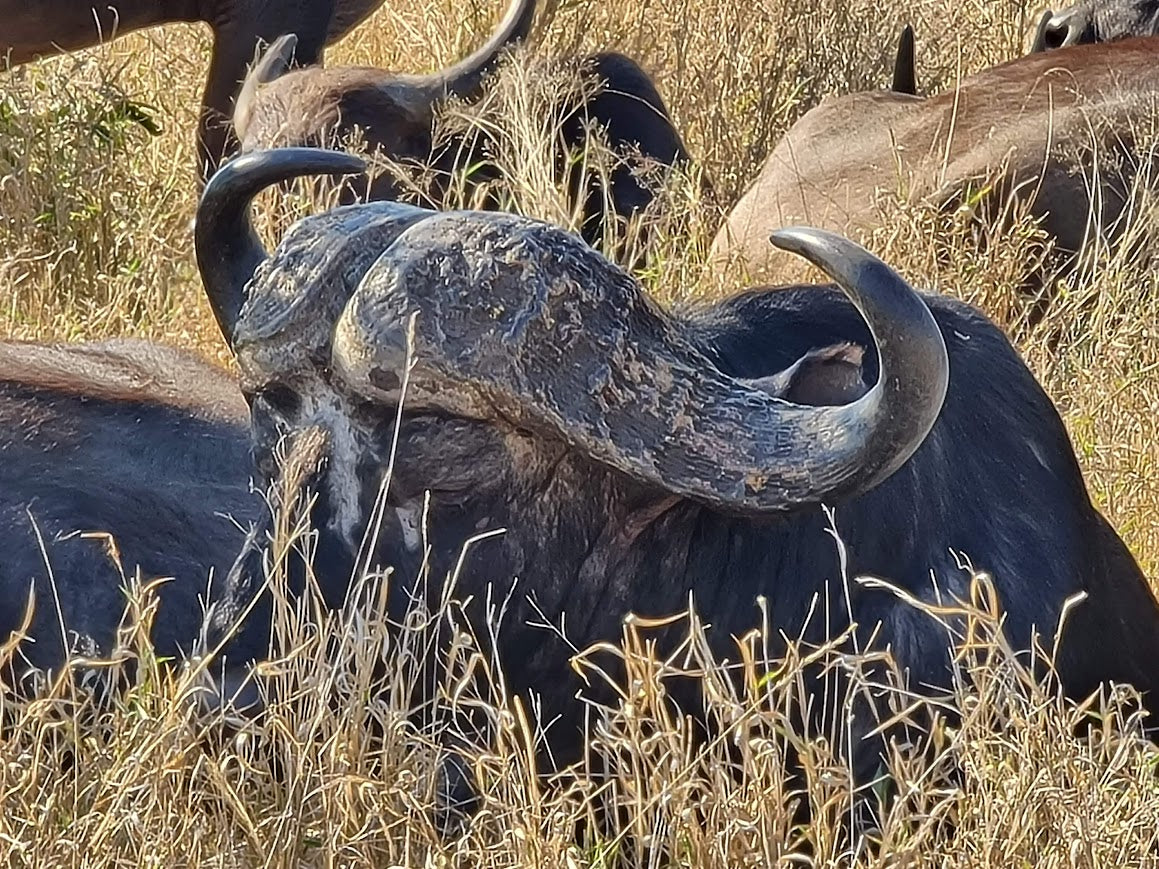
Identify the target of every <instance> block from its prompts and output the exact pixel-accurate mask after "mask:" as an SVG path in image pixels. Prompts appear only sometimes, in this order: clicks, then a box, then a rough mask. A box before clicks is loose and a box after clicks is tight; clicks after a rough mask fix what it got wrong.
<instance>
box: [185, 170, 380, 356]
mask: <svg viewBox="0 0 1159 869" xmlns="http://www.w3.org/2000/svg"><path fill="white" fill-rule="evenodd" d="M365 169H366V163H365V162H364V161H363V160H362V159H361V158H359V157H355V156H354V155H353V154H343V153H340V152H338V151H324V150H321V149H317V148H279V149H276V150H272V151H255V152H253V153H251V154H243V155H242V156H240V157H238V158H236V159H234V160H231V161H230V162H229V163H226V164H225V165H224V166H222V167H221V168H220V169H219V170H218V171H217V173H216V174H215V175H214V176H213V177H212V178H211V179H210V180H209V183H208V184H206V185H205V190H204V192H203V193H202V194H201V201H200V203H198V206H197V217H196V222H195V224H194V229H193V247H194V252H195V254H196V257H197V269H198V271H199V272H200V273H201V281H202V283H203V284H204V286H205V292H206V295H207V296H208V297H209V305H210V307H211V308H212V309H213V316H214V317H215V318H216V319H217V325H218V326H219V327H220V328H221V332H222V334H223V335H224V336H225V339H226V341H228V342H229V343H230V345H232V344H233V341H234V331H235V327H236V325H237V320H238V316H239V315H240V313H241V309H242V305H243V304H244V303H245V298H246V293H245V287H246V284H247V283H248V282H249V280H250V278H251V277H253V274H254V272H255V271H256V270H257V268H258V266H259V265H261V264H262V263H263V262H264V261H265V259H266V249H265V247H264V246H263V245H262V242H261V239H259V238H258V235H257V233H256V232H255V231H254V227H253V223H252V221H251V218H250V205H251V203H252V202H253V199H254V197H255V196H257V195H258V194H259V193H260V192H261V191H263V190H265V189H266V188H267V187H270V186H272V185H274V184H280V183H281V182H283V181H289V180H290V179H291V178H298V177H301V176H305V175H351V174H355V173H358V172H363V171H365Z"/></svg>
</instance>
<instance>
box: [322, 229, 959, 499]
mask: <svg viewBox="0 0 1159 869" xmlns="http://www.w3.org/2000/svg"><path fill="white" fill-rule="evenodd" d="M776 241H777V244H779V245H782V246H784V247H786V248H789V249H792V250H795V251H797V252H799V253H801V254H802V255H804V256H806V257H808V258H810V259H811V260H812V261H814V262H816V263H817V264H818V265H820V266H822V267H823V268H825V269H827V270H828V271H830V272H831V273H832V274H833V275H834V277H836V278H837V279H838V280H839V281H840V282H841V284H842V286H843V288H844V289H845V291H846V292H847V293H848V294H849V295H850V296H851V297H852V298H853V300H854V302H855V303H856V304H857V305H858V307H859V308H860V310H862V311H863V312H864V314H865V316H866V317H867V319H868V320H869V323H870V326H871V329H872V330H873V334H874V335H875V336H876V338H877V340H878V341H879V343H880V358H881V375H880V377H879V379H878V382H877V384H876V385H875V386H874V387H873V388H872V389H871V390H869V391H868V392H867V393H865V395H863V396H862V397H860V398H859V399H858V400H857V401H855V402H852V403H850V404H845V405H838V406H828V407H804V406H800V405H795V404H789V403H787V402H785V401H782V400H780V399H777V398H775V397H773V396H771V395H769V394H768V393H767V392H764V391H762V390H760V389H757V388H755V387H753V386H752V385H751V384H747V383H745V382H743V381H741V380H739V379H737V378H734V377H731V376H729V375H727V374H725V373H723V372H721V371H720V370H719V369H717V368H716V367H715V366H714V365H713V364H712V363H711V362H710V361H709V360H708V359H707V358H706V357H705V356H704V355H703V354H702V353H701V352H700V351H699V350H698V349H697V348H696V347H694V346H693V345H692V344H691V342H689V341H688V339H687V337H686V335H685V332H684V326H683V325H682V324H681V323H680V322H679V321H677V320H675V319H673V318H672V317H670V316H669V315H668V314H666V313H665V312H664V311H662V310H661V309H659V308H657V307H656V305H655V304H654V303H653V302H651V301H650V300H649V299H648V297H647V296H646V295H645V294H644V293H643V291H642V290H641V289H640V286H639V285H638V284H637V283H636V282H635V281H633V280H632V279H631V278H630V277H628V276H627V275H626V274H624V272H622V271H620V270H619V269H618V268H617V267H615V266H614V265H612V264H611V263H609V262H608V261H607V260H605V259H604V258H603V257H601V256H600V255H599V254H598V253H596V252H595V251H593V250H591V249H590V248H588V247H587V246H585V245H584V244H583V242H582V241H580V240H579V239H577V238H575V237H574V236H571V235H569V234H568V233H565V232H564V231H562V230H560V229H556V228H554V227H549V226H547V225H545V224H541V223H536V222H534V221H530V220H527V219H525V218H517V217H514V216H512V215H500V214H491V215H482V214H471V213H459V214H441V215H437V216H434V217H430V218H428V219H427V220H424V221H422V222H421V223H418V224H416V225H414V226H412V227H411V228H409V229H408V230H407V231H406V232H404V233H403V234H402V235H401V236H399V238H398V240H397V241H396V242H395V244H394V245H392V246H391V247H390V248H389V249H388V250H387V251H386V252H385V253H384V254H383V255H382V256H381V257H380V258H379V259H378V260H377V261H376V262H375V264H374V266H373V267H372V268H371V269H370V271H368V272H367V274H366V276H365V277H364V279H363V280H362V283H361V284H360V286H359V288H358V290H357V292H356V293H355V294H354V296H353V298H352V299H351V301H350V302H349V304H348V305H347V307H346V309H345V310H344V311H343V313H342V316H341V317H340V318H339V320H338V324H337V327H336V330H335V338H334V343H333V369H334V371H335V372H336V373H337V375H338V376H340V377H342V378H343V380H345V381H346V382H347V383H348V384H349V386H350V387H351V388H352V389H353V390H354V391H356V392H358V393H360V394H362V395H363V396H365V397H367V398H368V399H371V400H373V401H376V402H378V403H382V404H387V405H389V404H392V403H393V404H397V403H398V401H399V400H400V394H399V393H400V388H401V387H400V383H401V379H402V375H403V372H404V370H405V368H404V366H405V365H406V364H407V361H408V358H409V357H408V354H409V351H408V348H410V349H411V350H413V359H414V360H415V363H414V368H413V369H412V370H411V375H410V380H409V385H408V387H407V393H406V398H405V401H406V402H407V403H408V404H409V405H410V406H411V407H412V408H413V407H415V406H416V405H417V406H419V407H421V406H424V405H425V406H429V407H432V408H437V409H439V410H441V411H442V412H444V413H450V414H455V415H460V416H468V417H473V418H478V419H498V420H504V421H507V422H508V423H510V424H514V425H519V426H522V427H525V428H528V429H530V430H539V431H541V432H547V433H548V434H549V435H551V436H554V437H558V438H561V439H563V440H564V441H566V442H568V443H570V444H571V445H572V446H573V448H575V449H577V450H581V451H583V452H585V453H586V454H587V455H589V456H591V457H592V458H593V459H595V460H597V461H599V462H602V463H604V464H605V465H608V466H611V467H614V468H616V469H618V470H619V471H621V472H623V473H625V474H628V475H630V476H632V477H634V478H636V479H638V480H641V481H643V482H644V483H646V484H648V485H651V486H655V487H657V488H658V489H662V490H664V491H668V492H671V493H673V494H677V495H680V496H683V497H687V498H692V499H695V500H697V501H700V502H702V503H705V504H708V505H711V506H713V507H715V508H718V509H722V510H727V511H732V512H768V511H779V510H789V509H793V508H795V507H798V506H801V505H805V504H815V503H817V502H818V501H820V500H822V499H831V498H838V497H842V496H848V495H851V494H854V493H857V492H861V491H864V490H865V489H867V488H869V487H871V486H873V485H875V484H877V483H879V482H880V481H881V480H883V479H885V477H887V476H888V475H889V474H890V473H892V472H893V471H894V470H896V469H897V468H898V467H900V466H901V464H902V463H903V462H905V461H906V459H907V458H909V456H910V455H911V454H912V453H913V452H914V450H916V449H917V447H918V446H919V445H920V444H921V442H922V440H923V439H924V438H925V436H926V434H927V433H928V432H929V429H930V427H931V426H932V425H933V423H934V420H935V419H936V418H937V415H938V412H939V410H940V408H941V405H942V400H943V397H944V394H945V390H946V384H947V377H948V375H947V360H946V350H945V345H944V343H943V341H942V336H941V332H940V331H939V329H938V326H937V324H936V323H935V322H934V320H933V317H932V316H931V315H930V313H929V311H928V309H927V308H926V307H925V305H924V303H923V302H922V300H921V299H920V297H919V296H918V295H917V294H916V293H915V292H914V291H913V290H912V289H910V287H909V286H908V285H907V284H906V283H905V282H904V281H903V280H902V279H901V278H900V277H898V276H897V274H896V273H894V272H893V271H891V270H890V269H889V268H888V267H887V266H885V265H884V264H883V263H882V262H881V261H880V260H877V259H876V258H874V257H872V256H871V255H870V254H868V253H867V252H866V251H864V250H863V249H862V248H860V247H858V246H856V245H854V244H853V243H852V242H849V241H846V240H845V239H842V238H840V237H839V236H835V235H832V234H830V233H825V232H821V231H820V230H812V229H794V230H783V231H781V232H779V233H778V234H777V236H776ZM481 299H482V300H485V301H483V302H482V303H481V302H480V300H481ZM414 315H417V316H414ZM412 321H413V323H414V327H413V329H414V332H413V342H412V341H411V340H410V339H409V337H408V336H409V334H410V333H409V332H408V329H409V328H410V325H409V324H410V323H411V322H412Z"/></svg>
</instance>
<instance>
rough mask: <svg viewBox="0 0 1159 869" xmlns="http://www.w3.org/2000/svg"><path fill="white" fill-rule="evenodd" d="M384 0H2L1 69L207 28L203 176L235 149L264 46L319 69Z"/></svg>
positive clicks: (201, 133)
mask: <svg viewBox="0 0 1159 869" xmlns="http://www.w3.org/2000/svg"><path fill="white" fill-rule="evenodd" d="M381 4H382V0H117V2H115V3H108V2H93V3H86V2H84V0H0V21H2V22H3V26H2V27H0V65H2V64H3V63H4V62H5V61H7V63H9V64H11V65H12V66H18V65H20V64H23V63H28V62H29V61H31V60H35V59H36V58H38V57H47V56H49V55H53V54H57V53H59V52H61V51H75V50H77V49H81V48H88V47H89V46H92V45H97V44H98V43H100V42H102V41H108V40H110V39H112V38H114V37H115V36H120V35H123V34H125V33H129V32H131V31H134V30H139V29H142V28H145V27H154V26H157V25H160V24H169V23H171V22H175V21H204V22H205V23H206V24H208V25H209V26H210V27H211V28H212V29H213V37H214V44H213V56H212V58H211V59H210V65H209V73H208V75H207V80H206V86H205V95H204V98H203V101H202V106H201V119H200V124H199V128H198V146H199V147H198V154H199V159H200V164H201V165H200V168H201V169H202V171H203V173H204V174H203V177H205V178H208V177H209V176H210V175H211V174H213V170H214V169H216V167H217V165H218V163H219V162H220V160H221V159H222V157H223V155H226V154H228V153H229V152H230V151H232V150H233V148H234V146H235V145H236V142H234V141H233V140H232V136H231V135H230V128H229V117H230V115H231V113H232V109H233V98H234V96H235V95H236V94H237V91H238V87H239V83H240V82H241V81H242V79H244V78H245V74H246V66H247V64H249V63H250V62H251V61H252V60H253V58H254V51H255V50H256V49H257V48H258V46H259V45H260V44H261V43H262V42H266V43H269V42H272V41H273V40H274V39H276V38H277V37H278V36H280V35H281V34H283V33H295V34H297V36H298V50H297V60H298V62H299V63H318V62H319V61H320V60H321V59H322V48H323V46H324V45H327V44H330V43H332V42H335V41H337V40H338V39H340V38H342V37H343V36H345V35H346V34H347V33H349V32H350V31H351V30H353V29H354V27H355V25H357V24H358V23H359V22H361V21H362V20H363V19H365V18H366V17H367V16H369V15H370V14H371V13H372V12H374V10H375V9H377V8H378V7H379V6H380V5H381Z"/></svg>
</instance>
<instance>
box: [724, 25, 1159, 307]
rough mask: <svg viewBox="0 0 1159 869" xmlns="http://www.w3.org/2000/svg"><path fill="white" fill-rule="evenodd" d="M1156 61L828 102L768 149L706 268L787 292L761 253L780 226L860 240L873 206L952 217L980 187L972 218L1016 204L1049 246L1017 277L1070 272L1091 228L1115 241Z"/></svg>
mask: <svg viewBox="0 0 1159 869" xmlns="http://www.w3.org/2000/svg"><path fill="white" fill-rule="evenodd" d="M1157 48H1159V45H1157V44H1156V43H1155V42H1154V41H1133V42H1129V43H1120V44H1117V45H1113V46H1108V45H1092V46H1075V47H1073V48H1069V49H1066V50H1065V51H1059V52H1051V53H1049V54H1035V55H1030V56H1027V57H1023V58H1020V59H1018V60H1014V61H1011V62H1010V63H1006V64H1002V65H1000V66H996V67H992V68H990V69H986V70H983V71H982V72H979V73H977V74H975V75H972V76H969V77H968V78H966V79H964V80H963V81H962V83H961V87H960V89H959V90H958V91H957V92H955V91H953V90H951V91H947V92H944V93H941V94H937V95H935V96H931V97H928V98H916V97H911V96H905V95H901V94H896V93H889V92H885V91H880V92H866V93H857V94H849V95H845V96H838V97H833V98H829V99H826V100H824V101H823V102H822V103H821V104H820V105H819V106H817V107H816V108H814V109H812V110H811V111H809V112H808V113H806V114H805V115H804V116H803V117H802V118H801V119H800V120H799V121H797V123H796V124H794V125H793V127H792V128H791V129H790V130H789V132H788V133H787V134H786V135H785V137H784V138H783V139H782V140H781V141H780V142H779V143H778V144H777V146H776V148H775V149H774V150H773V152H772V154H771V155H770V156H769V158H768V160H767V161H766V162H765V165H764V166H763V167H762V168H761V170H760V173H759V174H758V176H757V178H756V180H755V181H754V182H753V184H752V186H751V187H750V188H749V189H748V190H747V191H746V192H745V194H744V195H743V196H742V197H741V199H740V201H739V202H738V203H737V204H736V206H735V207H734V208H733V210H732V212H731V214H730V215H729V217H728V220H727V222H726V223H725V225H724V226H722V227H721V229H720V231H719V232H718V233H717V236H716V238H715V239H714V241H713V246H712V255H713V258H714V261H715V262H716V263H717V264H718V265H723V264H725V263H728V262H732V263H735V264H736V265H738V266H739V267H740V268H741V269H742V270H743V271H744V273H745V274H747V275H749V276H750V277H752V278H759V279H761V280H768V281H771V282H790V281H792V280H797V279H800V278H801V276H802V268H801V264H800V262H799V261H797V260H794V259H793V258H791V257H788V256H787V255H785V254H784V253H782V252H779V251H776V250H775V249H773V248H771V247H770V246H769V245H768V244H767V243H766V239H767V237H768V235H769V233H770V232H771V231H772V230H774V229H776V228H778V227H781V226H789V225H792V224H794V223H808V224H810V225H813V226H819V227H824V228H827V229H832V230H834V231H838V232H845V233H849V234H850V235H852V236H853V237H855V238H857V237H867V236H868V235H869V234H870V233H871V232H872V231H873V230H874V229H876V228H878V227H880V226H881V221H882V220H883V216H882V214H881V211H880V209H879V208H878V207H877V206H876V205H875V201H876V197H877V196H879V195H886V196H893V195H895V194H898V193H899V192H900V194H901V196H902V198H903V200H904V201H908V202H911V203H929V204H932V205H934V206H937V207H940V208H943V209H945V210H947V211H953V210H955V209H957V207H958V206H959V205H960V204H961V203H962V201H963V199H964V198H967V196H968V194H964V193H963V191H964V190H973V191H977V190H979V189H982V188H983V186H984V185H987V184H989V185H991V190H990V193H989V194H988V195H987V196H985V197H982V199H981V201H980V203H979V204H978V208H977V216H978V217H979V218H982V219H989V217H990V216H991V215H992V214H997V213H1000V211H1001V209H1002V207H1003V204H1004V203H1006V201H1007V200H1008V198H1009V197H1011V196H1016V197H1017V198H1018V199H1019V201H1022V202H1029V209H1030V212H1031V214H1032V215H1034V216H1035V217H1038V218H1041V220H1042V226H1043V228H1044V230H1045V231H1046V233H1047V234H1048V235H1049V236H1050V237H1052V238H1053V239H1054V240H1055V242H1056V251H1057V256H1056V257H1055V258H1054V259H1053V260H1052V261H1051V262H1050V263H1048V267H1047V270H1046V271H1045V272H1038V273H1035V274H1032V275H1028V278H1027V281H1028V285H1029V286H1028V288H1029V289H1032V290H1033V289H1034V288H1036V287H1037V286H1040V285H1041V284H1042V283H1043V282H1044V281H1046V280H1048V279H1049V278H1050V277H1051V275H1052V274H1063V273H1065V272H1066V271H1067V270H1068V269H1070V268H1072V267H1073V265H1074V262H1075V258H1074V254H1075V253H1076V252H1078V251H1080V250H1081V249H1082V248H1083V247H1084V245H1085V244H1087V243H1088V242H1089V241H1090V240H1091V239H1092V238H1093V237H1095V236H1094V227H1095V225H1096V222H1097V225H1098V226H1099V227H1101V232H1102V233H1103V234H1104V237H1105V238H1107V239H1108V240H1110V241H1112V242H1113V241H1114V240H1116V239H1117V238H1118V237H1119V234H1120V232H1121V230H1122V226H1121V224H1120V223H1119V222H1118V221H1119V218H1120V217H1121V216H1122V215H1123V213H1124V203H1125V202H1126V200H1127V191H1128V190H1129V189H1130V184H1131V182H1132V181H1133V179H1134V175H1135V172H1136V165H1137V164H1136V162H1135V161H1136V160H1137V159H1138V157H1139V155H1140V153H1141V152H1142V151H1144V150H1145V149H1146V148H1147V147H1149V143H1150V140H1151V134H1150V133H1149V132H1148V131H1150V130H1152V129H1153V117H1154V112H1155V104H1156V97H1157V96H1159V67H1157V66H1156V64H1155V57H1156V50H1157ZM1125 95H1126V97H1127V98H1124V96H1125ZM1092 124H1094V125H1095V127H1096V129H1097V130H1098V137H1097V139H1096V140H1093V141H1092V136H1091V132H1090V128H1091V125H1092ZM1132 131H1139V132H1138V135H1140V136H1141V137H1142V140H1141V142H1140V145H1139V148H1136V146H1135V143H1134V141H1133V138H1132ZM1095 151H1097V153H1098V159H1099V161H1100V162H1099V174H1098V184H1097V185H1094V188H1095V191H1096V194H1097V195H1095V196H1092V193H1091V190H1090V187H1091V186H1092V185H1091V181H1090V177H1091V165H1092V163H1093V161H1094V157H1093V153H1094V152H1095ZM899 170H900V173H899ZM1092 199H1094V202H1095V204H1094V211H1095V218H1094V219H1091V218H1089V217H1088V214H1089V212H1090V210H1091V203H1092Z"/></svg>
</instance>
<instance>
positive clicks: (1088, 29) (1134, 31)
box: [1030, 0, 1159, 52]
mask: <svg viewBox="0 0 1159 869" xmlns="http://www.w3.org/2000/svg"><path fill="white" fill-rule="evenodd" d="M1131 36H1159V2H1157V0H1085V2H1082V3H1076V4H1075V5H1074V6H1070V7H1068V8H1066V9H1064V10H1062V11H1061V12H1053V11H1051V10H1049V9H1048V10H1047V11H1046V12H1044V13H1043V15H1042V19H1041V20H1040V22H1039V25H1038V30H1037V32H1036V33H1035V35H1034V44H1033V45H1032V46H1031V48H1030V50H1031V51H1032V52H1037V51H1048V50H1050V49H1052V48H1065V47H1066V46H1068V45H1083V44H1086V43H1091V42H1114V41H1115V40H1117V39H1126V38H1127V37H1131Z"/></svg>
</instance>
